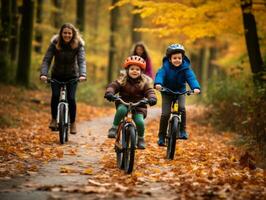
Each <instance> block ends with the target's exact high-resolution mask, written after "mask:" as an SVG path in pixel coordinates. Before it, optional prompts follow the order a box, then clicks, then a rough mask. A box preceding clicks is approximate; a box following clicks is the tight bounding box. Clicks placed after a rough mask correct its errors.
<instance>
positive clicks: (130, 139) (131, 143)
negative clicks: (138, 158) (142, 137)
mask: <svg viewBox="0 0 266 200" xmlns="http://www.w3.org/2000/svg"><path fill="white" fill-rule="evenodd" d="M126 131H127V132H126V148H125V151H124V155H123V159H124V167H125V172H126V173H127V174H130V173H131V172H132V171H133V166H134V159H135V149H136V131H135V128H134V127H133V126H130V127H128V129H127V130H126Z"/></svg>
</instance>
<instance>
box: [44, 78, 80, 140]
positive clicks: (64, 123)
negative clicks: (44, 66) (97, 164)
mask: <svg viewBox="0 0 266 200" xmlns="http://www.w3.org/2000/svg"><path fill="white" fill-rule="evenodd" d="M78 81H79V78H74V79H71V80H69V81H66V82H61V81H58V80H56V79H52V78H48V79H47V83H57V84H59V85H60V98H59V103H58V106H57V117H56V122H57V128H56V129H52V130H53V131H57V130H59V140H60V143H61V144H64V143H66V142H67V141H68V129H69V126H70V118H69V107H68V102H67V88H66V85H67V84H70V83H74V82H78Z"/></svg>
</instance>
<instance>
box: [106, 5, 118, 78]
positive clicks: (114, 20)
mask: <svg viewBox="0 0 266 200" xmlns="http://www.w3.org/2000/svg"><path fill="white" fill-rule="evenodd" d="M117 2H118V0H112V6H113V5H115V4H116V3H117ZM119 15H120V14H119V9H118V7H115V8H114V9H112V10H111V17H110V38H109V61H108V74H107V81H108V83H110V82H111V81H112V80H113V72H114V71H115V55H116V43H115V34H116V32H117V30H118V19H119Z"/></svg>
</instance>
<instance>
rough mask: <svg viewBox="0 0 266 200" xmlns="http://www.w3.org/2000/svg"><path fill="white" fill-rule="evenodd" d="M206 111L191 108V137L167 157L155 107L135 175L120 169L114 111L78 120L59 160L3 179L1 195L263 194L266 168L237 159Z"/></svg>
mask: <svg viewBox="0 0 266 200" xmlns="http://www.w3.org/2000/svg"><path fill="white" fill-rule="evenodd" d="M203 111H204V110H203V109H201V108H198V107H193V106H191V107H189V109H188V116H189V122H188V132H189V133H190V138H189V140H187V141H180V140H178V143H177V150H176V154H175V159H174V160H172V161H169V160H166V159H165V150H166V149H165V148H162V147H158V145H157V144H156V140H157V137H156V136H157V131H158V122H159V112H158V109H155V110H153V111H152V112H151V113H150V118H149V119H148V120H147V121H148V124H147V128H146V141H147V148H146V150H137V155H136V163H135V169H134V172H133V174H132V175H125V174H124V173H123V172H122V171H120V170H119V169H117V168H116V163H115V154H114V150H113V140H111V139H107V137H106V133H107V130H108V128H109V126H110V124H111V121H112V115H109V116H108V117H101V118H94V119H92V120H91V121H87V122H80V123H79V124H78V130H79V134H78V135H76V136H72V135H71V137H70V142H69V143H68V144H67V145H63V146H60V145H59V144H56V148H59V149H60V150H58V151H57V152H58V154H60V152H61V154H62V155H61V159H58V160H56V161H52V162H48V163H47V164H44V165H42V167H41V169H40V170H38V171H37V170H36V171H31V170H28V172H27V174H28V175H27V176H22V177H20V178H14V179H7V180H5V179H2V180H1V184H0V196H1V199H125V198H127V199H265V197H266V187H265V186H266V181H265V172H264V171H263V170H262V169H259V168H257V169H255V170H254V169H250V168H252V167H250V165H249V164H248V161H249V158H248V157H247V158H245V159H244V160H243V159H242V161H241V162H239V151H238V150H237V149H236V148H235V147H233V146H231V145H230V144H229V142H230V141H231V136H230V134H229V133H219V134H218V133H216V131H215V130H213V128H212V127H211V126H210V125H208V124H206V125H203V124H199V123H198V121H199V119H200V118H202V113H203ZM51 134H52V133H51ZM240 163H241V164H240Z"/></svg>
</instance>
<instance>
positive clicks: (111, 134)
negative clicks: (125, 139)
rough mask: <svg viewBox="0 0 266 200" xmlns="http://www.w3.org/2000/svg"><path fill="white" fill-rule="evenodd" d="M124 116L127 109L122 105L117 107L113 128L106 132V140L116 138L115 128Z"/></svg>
mask: <svg viewBox="0 0 266 200" xmlns="http://www.w3.org/2000/svg"><path fill="white" fill-rule="evenodd" d="M126 114H127V107H126V106H124V105H122V104H121V105H119V106H118V108H117V110H116V113H115V117H114V121H113V126H112V127H111V128H110V129H109V130H108V138H115V137H116V132H117V127H118V125H119V122H120V121H121V120H122V119H123V117H125V116H126Z"/></svg>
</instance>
